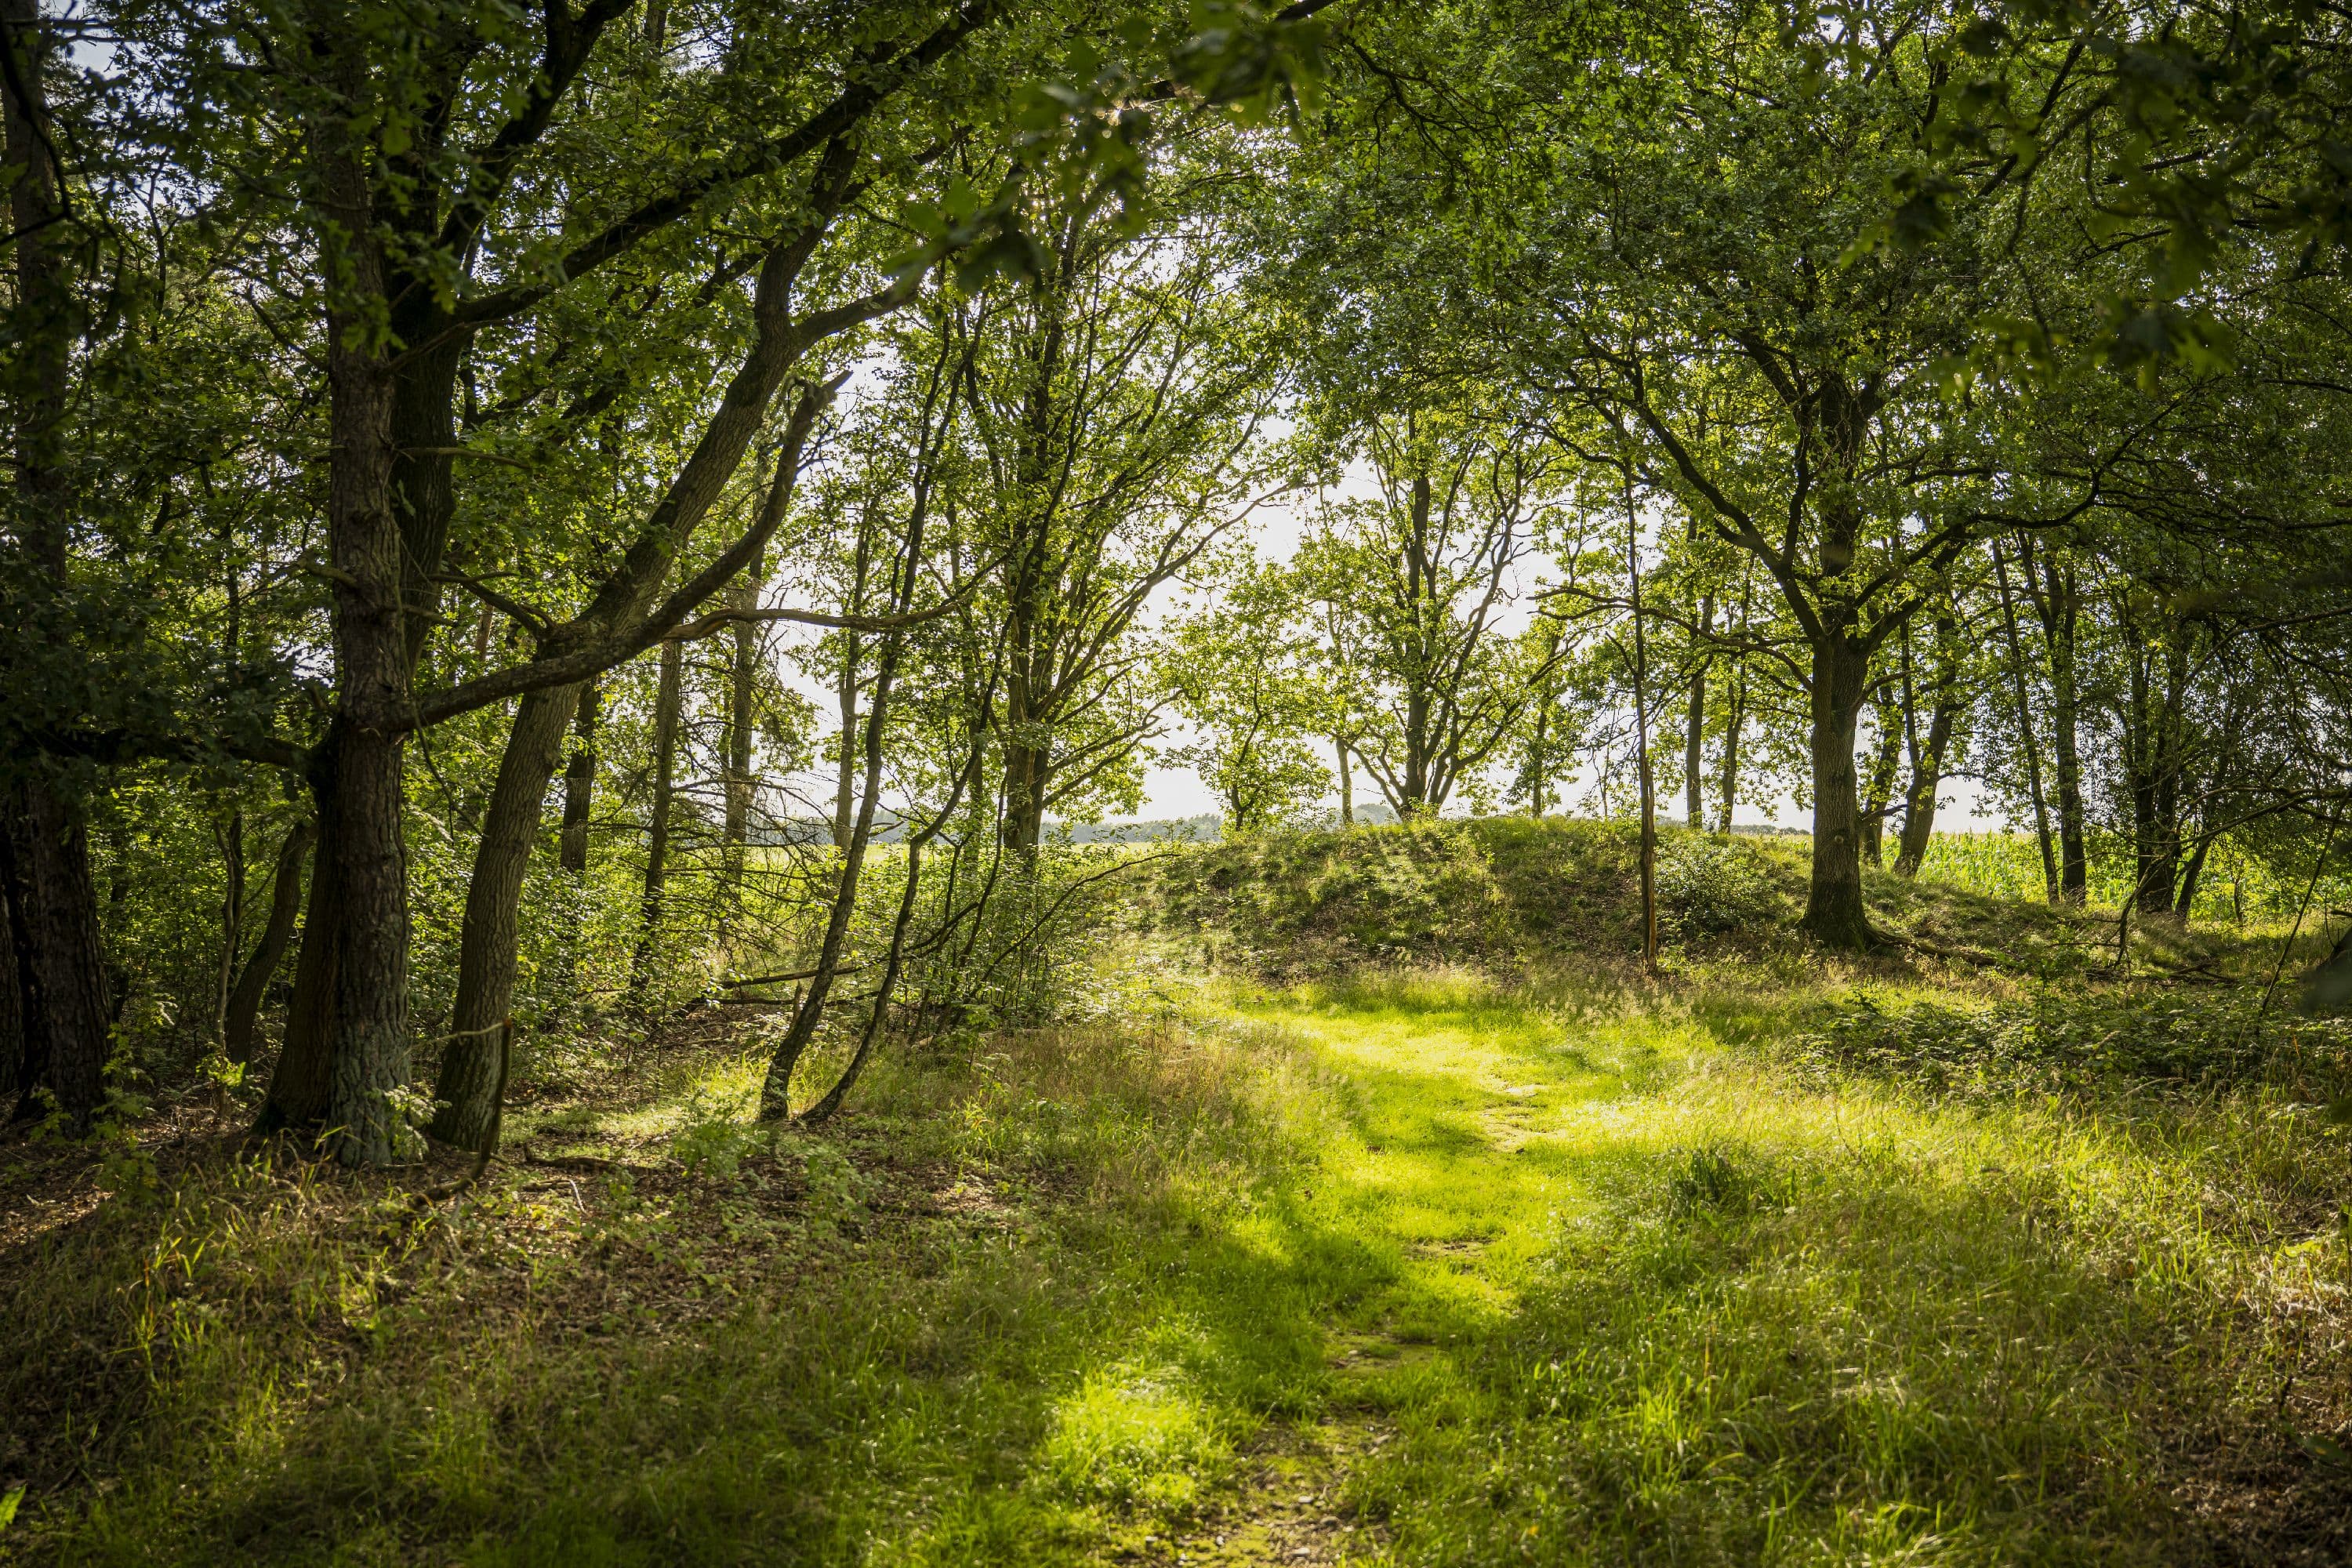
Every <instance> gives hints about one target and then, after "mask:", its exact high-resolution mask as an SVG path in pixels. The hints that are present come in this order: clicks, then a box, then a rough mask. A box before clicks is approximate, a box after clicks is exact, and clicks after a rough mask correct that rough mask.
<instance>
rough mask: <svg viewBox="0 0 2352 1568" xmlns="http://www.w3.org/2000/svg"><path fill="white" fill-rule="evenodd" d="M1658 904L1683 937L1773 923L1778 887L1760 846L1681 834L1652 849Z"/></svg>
mask: <svg viewBox="0 0 2352 1568" xmlns="http://www.w3.org/2000/svg"><path fill="white" fill-rule="evenodd" d="M1658 907H1659V908H1660V909H1662V910H1665V911H1667V912H1668V914H1669V915H1670V917H1671V918H1672V919H1673V921H1674V923H1675V929H1676V930H1677V931H1679V932H1680V933H1681V934H1682V936H1683V937H1684V938H1685V939H1688V938H1691V937H1695V936H1702V935H1709V936H1711V935H1719V934H1721V933H1724V932H1727V931H1755V930H1758V929H1761V928H1768V927H1770V926H1775V925H1778V924H1779V923H1780V916H1781V901H1780V889H1778V888H1777V887H1776V886H1775V885H1774V877H1773V868H1772V865H1771V863H1770V862H1769V861H1768V860H1767V859H1766V858H1765V857H1764V854H1763V852H1762V851H1761V850H1759V849H1758V848H1757V847H1755V846H1754V845H1752V844H1744V843H1741V842H1740V841H1738V839H1734V838H1717V837H1706V836H1704V835H1700V834H1686V835H1682V836H1679V837H1673V838H1669V839H1667V840H1666V841H1665V842H1664V843H1663V844H1661V845H1660V846H1659V847H1658Z"/></svg>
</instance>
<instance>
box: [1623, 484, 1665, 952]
mask: <svg viewBox="0 0 2352 1568" xmlns="http://www.w3.org/2000/svg"><path fill="white" fill-rule="evenodd" d="M1625 576H1626V581H1627V583H1628V584H1629V585H1630V587H1631V589H1632V594H1631V597H1632V599H1633V742H1634V756H1635V769H1636V773H1637V775H1638V776H1639V778H1640V780H1641V785H1642V840H1641V859H1642V964H1643V967H1644V968H1645V969H1647V970H1649V972H1650V973H1653V974H1654V973H1657V970H1658V797H1657V792H1656V789H1655V787H1654V784H1655V781H1654V778H1653V776H1652V774H1651V772H1650V700H1649V685H1650V656H1649V644H1648V640H1647V637H1646V636H1645V634H1644V632H1643V626H1642V557H1641V532H1640V530H1639V528H1638V527H1637V525H1636V522H1635V517H1634V510H1633V477H1632V475H1631V474H1630V473H1628V475H1627V476H1626V479H1625Z"/></svg>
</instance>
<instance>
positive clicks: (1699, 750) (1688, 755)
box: [1683, 669, 1706, 832]
mask: <svg viewBox="0 0 2352 1568" xmlns="http://www.w3.org/2000/svg"><path fill="white" fill-rule="evenodd" d="M1705 742H1706V670H1705V669H1700V670H1699V671H1697V672H1696V674H1694V675H1693V676H1692V677H1691V681H1690V709H1689V711H1688V712H1687V713H1686V714H1685V717H1684V720H1683V820H1684V821H1685V822H1687V823H1689V824H1690V826H1691V829H1692V831H1694V832H1696V831H1697V830H1698V829H1699V828H1700V827H1702V826H1705V821H1704V817H1705V813H1706V801H1705V800H1704V799H1703V798H1702V797H1703V796H1704V795H1706V780H1705V777H1704V774H1705V773H1706V752H1705V749H1704V748H1705Z"/></svg>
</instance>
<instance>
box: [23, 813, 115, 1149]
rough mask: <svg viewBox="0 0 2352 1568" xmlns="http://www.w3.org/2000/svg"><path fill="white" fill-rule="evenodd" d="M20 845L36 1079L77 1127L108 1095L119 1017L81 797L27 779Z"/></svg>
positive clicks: (86, 1122) (84, 1125)
mask: <svg viewBox="0 0 2352 1568" xmlns="http://www.w3.org/2000/svg"><path fill="white" fill-rule="evenodd" d="M17 799H18V806H17V813H18V816H19V819H20V820H21V822H22V823H23V832H22V837H21V838H20V839H19V840H18V851H19V853H20V855H21V856H22V857H23V861H22V866H21V874H22V879H23V880H22V887H23V891H24V894H25V909H24V921H25V937H26V943H27V949H28V954H27V956H28V957H29V960H30V966H31V970H32V975H33V986H34V995H35V997H36V998H37V1005H36V1006H35V1007H34V1008H30V1009H27V1011H28V1012H29V1013H31V1014H32V1015H33V1016H36V1017H37V1019H38V1021H39V1024H40V1037H39V1048H38V1062H39V1068H38V1071H39V1077H38V1080H37V1085H38V1087H40V1088H43V1089H47V1090H48V1091H49V1093H50V1094H51V1095H53V1096H55V1097H56V1100H57V1103H58V1110H61V1111H63V1112H64V1113H65V1116H66V1119H67V1121H68V1122H70V1123H71V1124H72V1126H73V1127H74V1128H75V1129H76V1130H77V1131H82V1130H87V1129H88V1127H89V1121H90V1116H91V1114H92V1113H93V1112H94V1111H95V1110H97V1108H98V1103H99V1100H100V1099H101V1098H102V1096H103V1092H104V1085H105V1075H106V1055H107V1045H108V1041H109V1038H110V1031H111V1026H112V1022H113V1020H112V1016H111V1010H110V1008H109V1007H108V1005H107V985H106V967H105V963H104V961H103V959H102V958H101V956H100V947H99V931H98V889H97V888H96V886H95V885H94V884H93V883H92V881H91V879H90V874H89V826H88V825H87V823H86V822H85V821H84V819H83V816H82V811H81V807H80V805H79V803H77V802H74V801H72V800H69V799H68V798H66V797H64V796H62V795H58V794H56V793H54V792H52V791H50V790H47V789H45V788H42V787H41V786H39V785H37V784H25V785H21V786H19V788H18V791H17Z"/></svg>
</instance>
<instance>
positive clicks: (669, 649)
mask: <svg viewBox="0 0 2352 1568" xmlns="http://www.w3.org/2000/svg"><path fill="white" fill-rule="evenodd" d="M684 674H685V646H684V645H683V644H681V643H678V642H676V641H671V642H666V643H664V644H662V648H661V679H660V681H659V683H658V684H657V685H656V687H655V690H654V757H653V762H654V789H653V804H652V806H651V808H650V810H649V812H648V814H647V817H646V887H645V893H644V896H643V897H642V898H641V899H640V900H638V904H637V951H636V955H635V959H634V960H633V961H632V962H631V963H630V965H629V994H630V995H631V996H632V997H636V998H642V997H643V996H644V995H645V992H646V985H647V984H648V983H649V982H650V981H651V979H652V976H653V964H654V955H655V953H656V951H657V950H658V948H659V946H660V943H661V934H662V921H663V903H664V900H666V898H667V895H668V890H669V829H670V816H671V814H672V812H673V809H674V805H673V801H674V797H675V795H676V794H677V721H678V709H679V706H680V704H681V702H682V700H683V690H684Z"/></svg>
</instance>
